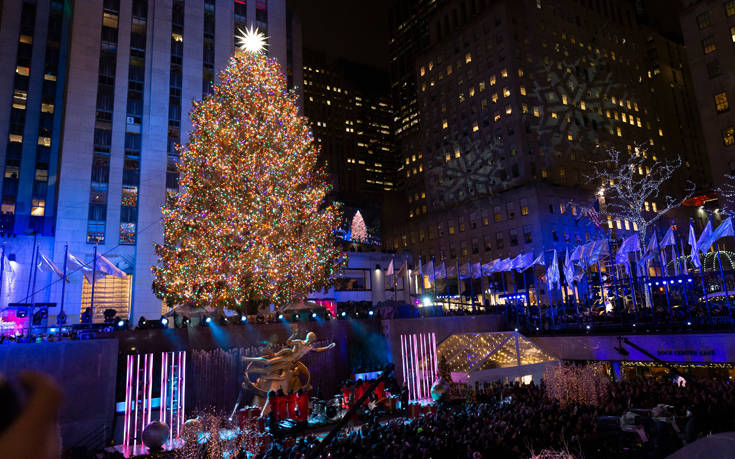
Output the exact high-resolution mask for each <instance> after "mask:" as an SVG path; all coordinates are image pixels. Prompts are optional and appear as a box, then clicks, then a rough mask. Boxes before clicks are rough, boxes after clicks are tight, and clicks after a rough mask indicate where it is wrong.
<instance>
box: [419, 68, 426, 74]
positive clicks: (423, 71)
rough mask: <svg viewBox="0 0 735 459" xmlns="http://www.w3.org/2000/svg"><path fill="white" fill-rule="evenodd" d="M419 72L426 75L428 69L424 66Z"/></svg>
mask: <svg viewBox="0 0 735 459" xmlns="http://www.w3.org/2000/svg"><path fill="white" fill-rule="evenodd" d="M419 73H420V74H421V76H424V75H426V69H425V68H424V67H423V66H422V67H421V70H420V72H419Z"/></svg>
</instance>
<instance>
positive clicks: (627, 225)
mask: <svg viewBox="0 0 735 459" xmlns="http://www.w3.org/2000/svg"><path fill="white" fill-rule="evenodd" d="M623 223H625V229H626V230H627V231H630V222H629V221H628V220H625V221H624V222H623Z"/></svg>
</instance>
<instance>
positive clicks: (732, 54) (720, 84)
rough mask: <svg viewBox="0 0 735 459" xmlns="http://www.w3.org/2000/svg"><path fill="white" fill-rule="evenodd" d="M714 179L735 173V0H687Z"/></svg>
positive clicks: (685, 27) (686, 30)
mask: <svg viewBox="0 0 735 459" xmlns="http://www.w3.org/2000/svg"><path fill="white" fill-rule="evenodd" d="M681 28H682V32H683V35H684V43H685V44H686V47H687V55H688V58H689V68H690V69H691V74H692V80H693V82H694V88H695V90H696V97H697V108H698V113H699V116H700V119H701V122H702V131H703V132H704V138H705V145H706V148H707V155H708V157H709V162H710V164H711V171H712V178H713V181H714V183H715V184H716V185H721V184H722V183H723V181H724V180H725V177H724V174H732V173H733V172H735V113H733V111H732V110H731V109H730V103H731V101H732V98H733V97H735V1H725V0H711V1H707V0H701V1H694V0H687V1H685V2H684V9H683V10H682V14H681Z"/></svg>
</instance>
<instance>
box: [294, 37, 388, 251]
mask: <svg viewBox="0 0 735 459" xmlns="http://www.w3.org/2000/svg"><path fill="white" fill-rule="evenodd" d="M304 114H305V115H306V116H307V117H308V118H309V121H310V123H311V126H312V130H313V133H314V138H315V139H316V141H317V142H318V144H319V146H320V148H321V156H322V158H323V160H324V161H325V163H326V167H327V170H328V172H329V174H330V178H331V182H332V184H333V186H334V188H333V198H334V199H336V200H338V201H340V202H342V203H344V205H345V208H344V217H345V218H346V222H345V223H346V226H349V222H350V221H351V218H352V216H353V215H354V214H355V212H356V211H358V210H360V211H361V213H362V214H363V216H364V217H365V218H366V220H367V224H368V226H369V227H370V229H371V232H372V233H373V234H372V235H373V236H374V237H376V238H377V237H379V236H380V235H379V234H375V233H376V232H378V231H379V230H380V227H381V224H380V217H381V215H380V208H381V205H382V203H383V196H384V195H385V193H386V192H390V191H392V190H394V188H395V184H394V183H393V177H394V176H395V174H394V171H395V169H396V163H395V151H394V144H393V135H392V133H391V123H392V116H393V112H392V110H391V101H390V92H389V87H388V76H387V74H386V73H385V72H383V71H381V70H378V69H373V68H370V67H367V66H364V65H361V64H357V63H353V62H349V61H347V60H345V59H331V58H328V57H327V56H325V55H324V54H321V53H317V52H314V51H308V50H305V51H304Z"/></svg>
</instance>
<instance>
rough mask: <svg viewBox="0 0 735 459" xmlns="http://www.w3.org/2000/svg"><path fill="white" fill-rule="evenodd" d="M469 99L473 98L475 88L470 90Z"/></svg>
mask: <svg viewBox="0 0 735 459" xmlns="http://www.w3.org/2000/svg"><path fill="white" fill-rule="evenodd" d="M470 97H475V88H470Z"/></svg>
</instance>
